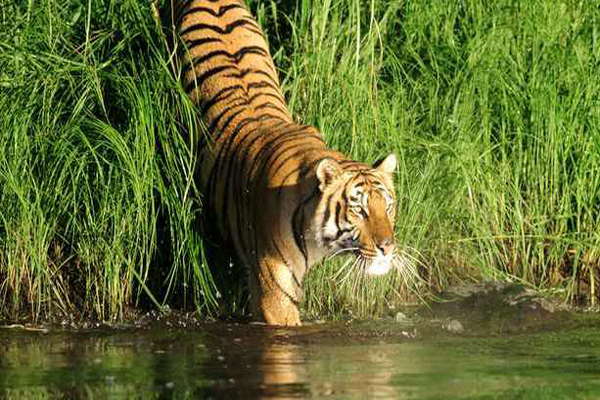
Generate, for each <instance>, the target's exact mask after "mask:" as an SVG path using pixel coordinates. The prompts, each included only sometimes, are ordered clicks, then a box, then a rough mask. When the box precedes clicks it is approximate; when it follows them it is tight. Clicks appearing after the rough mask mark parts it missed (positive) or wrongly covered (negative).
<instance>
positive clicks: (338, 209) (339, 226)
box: [335, 201, 342, 237]
mask: <svg viewBox="0 0 600 400" xmlns="http://www.w3.org/2000/svg"><path fill="white" fill-rule="evenodd" d="M341 217H342V205H341V204H340V202H339V201H338V202H336V203H335V226H336V227H337V229H338V235H337V237H339V236H340V234H339V233H340V231H341V230H342V224H341V221H340V219H341Z"/></svg>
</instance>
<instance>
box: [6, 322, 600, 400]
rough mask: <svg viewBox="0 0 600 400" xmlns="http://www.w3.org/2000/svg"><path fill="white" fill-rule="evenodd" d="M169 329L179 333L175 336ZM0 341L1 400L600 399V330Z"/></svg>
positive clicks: (216, 327) (314, 328)
mask: <svg viewBox="0 0 600 400" xmlns="http://www.w3.org/2000/svg"><path fill="white" fill-rule="evenodd" d="M169 325H171V326H169ZM173 325H174V324H164V323H163V324H159V325H157V326H151V327H146V328H143V329H134V328H124V329H91V330H62V329H55V330H53V329H50V331H49V332H32V331H24V330H22V329H14V327H13V328H6V327H5V328H3V329H0V398H9V399H11V398H14V399H21V398H56V397H59V398H61V397H62V398H81V397H86V398H305V397H312V398H340V399H347V398H357V399H362V398H375V399H376V398H385V399H388V398H396V399H403V398H436V399H438V398H439V399H446V398H502V399H506V398H518V399H537V398H544V399H545V398H548V399H557V398H564V399H573V398H590V399H592V398H594V399H595V398H600V329H597V328H594V327H590V326H586V327H578V328H573V327H572V328H569V329H563V330H554V331H546V332H543V333H519V334H512V335H504V336H497V335H489V336H481V335H478V336H476V337H467V336H466V335H464V334H463V335H462V336H459V335H452V334H450V333H447V332H444V331H443V330H439V332H438V334H432V333H431V332H429V333H421V332H419V328H418V327H417V328H416V327H415V326H409V325H407V324H406V323H404V324H402V323H398V322H395V321H387V322H381V321H380V322H370V323H356V322H355V323H351V324H345V323H328V324H313V325H309V326H305V327H302V328H299V329H277V328H275V329H274V328H267V327H265V326H260V325H236V324H225V323H205V324H195V325H194V326H192V327H190V326H186V327H183V326H178V327H173Z"/></svg>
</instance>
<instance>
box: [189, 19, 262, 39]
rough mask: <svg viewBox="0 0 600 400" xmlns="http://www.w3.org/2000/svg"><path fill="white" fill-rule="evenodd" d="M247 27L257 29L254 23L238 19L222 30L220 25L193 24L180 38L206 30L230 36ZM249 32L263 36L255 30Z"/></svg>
mask: <svg viewBox="0 0 600 400" xmlns="http://www.w3.org/2000/svg"><path fill="white" fill-rule="evenodd" d="M247 25H250V26H251V27H252V28H254V27H255V25H254V24H252V21H248V20H246V19H238V20H236V21H233V22H232V23H230V24H228V25H226V26H225V29H223V28H221V27H220V26H218V25H211V24H205V23H197V24H192V25H190V26H188V27H187V28H185V29H184V30H183V31H182V32H180V33H179V36H181V37H183V36H185V35H187V34H188V33H191V32H194V31H199V30H205V29H208V30H211V31H213V32H215V33H218V34H219V35H229V34H230V33H231V32H233V31H234V30H235V29H236V28H239V27H244V26H247ZM247 29H248V28H247ZM248 30H249V31H251V32H254V33H257V34H260V35H261V36H262V32H260V31H256V30H255V29H248Z"/></svg>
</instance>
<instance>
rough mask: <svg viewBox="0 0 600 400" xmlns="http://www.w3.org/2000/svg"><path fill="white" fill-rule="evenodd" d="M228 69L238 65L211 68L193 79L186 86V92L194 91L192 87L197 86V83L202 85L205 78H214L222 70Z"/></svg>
mask: <svg viewBox="0 0 600 400" xmlns="http://www.w3.org/2000/svg"><path fill="white" fill-rule="evenodd" d="M228 69H236V67H235V66H234V65H221V66H218V67H215V68H212V69H209V70H208V71H206V72H204V73H202V74H201V75H199V76H198V75H196V77H195V79H192V81H191V82H190V83H188V84H187V86H186V87H185V92H186V93H189V92H191V91H192V89H194V88H196V83H197V86H198V87H200V86H202V84H203V83H204V81H205V80H207V79H209V78H212V77H213V76H214V75H217V74H218V73H220V72H223V71H227V70H228Z"/></svg>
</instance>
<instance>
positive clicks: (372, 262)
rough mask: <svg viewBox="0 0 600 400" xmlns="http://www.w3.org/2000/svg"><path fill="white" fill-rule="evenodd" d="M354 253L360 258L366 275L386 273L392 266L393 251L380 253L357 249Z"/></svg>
mask: <svg viewBox="0 0 600 400" xmlns="http://www.w3.org/2000/svg"><path fill="white" fill-rule="evenodd" d="M354 253H355V256H356V257H357V258H358V259H360V260H361V262H360V264H361V265H362V267H363V270H364V272H365V273H366V274H367V275H374V276H378V275H385V274H387V273H388V272H389V271H390V269H391V268H392V265H393V260H394V257H395V251H393V252H390V253H388V254H382V253H380V252H372V251H365V250H363V249H357V250H356V251H355V252H354Z"/></svg>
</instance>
